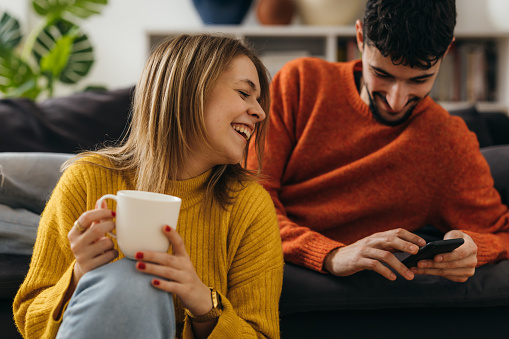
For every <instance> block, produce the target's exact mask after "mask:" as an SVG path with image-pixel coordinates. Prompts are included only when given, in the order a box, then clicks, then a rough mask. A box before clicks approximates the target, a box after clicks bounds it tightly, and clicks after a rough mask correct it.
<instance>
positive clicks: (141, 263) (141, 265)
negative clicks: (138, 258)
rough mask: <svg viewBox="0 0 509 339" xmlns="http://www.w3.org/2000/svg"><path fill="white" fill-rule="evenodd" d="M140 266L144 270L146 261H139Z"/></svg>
mask: <svg viewBox="0 0 509 339" xmlns="http://www.w3.org/2000/svg"><path fill="white" fill-rule="evenodd" d="M138 268H139V269H140V270H144V269H145V263H144V262H139V263H138Z"/></svg>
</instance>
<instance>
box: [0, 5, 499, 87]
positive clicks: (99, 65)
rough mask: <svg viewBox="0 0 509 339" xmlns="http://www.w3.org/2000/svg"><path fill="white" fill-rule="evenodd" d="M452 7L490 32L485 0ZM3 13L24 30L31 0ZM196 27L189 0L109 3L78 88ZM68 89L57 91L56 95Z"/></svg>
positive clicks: (130, 71)
mask: <svg viewBox="0 0 509 339" xmlns="http://www.w3.org/2000/svg"><path fill="white" fill-rule="evenodd" d="M352 1H357V0H352ZM456 3H457V8H458V25H457V27H458V28H462V29H465V28H468V29H469V30H474V31H475V30H477V31H489V30H491V29H492V28H493V27H492V25H491V23H490V22H489V18H488V16H487V13H486V10H485V7H486V6H485V1H484V0H457V1H456ZM255 4H256V0H254V2H253V6H252V8H251V12H250V13H249V14H248V16H247V17H246V19H245V21H244V23H243V25H258V23H257V20H256V17H255V15H254V6H255ZM5 9H7V10H8V11H9V12H10V13H11V14H12V15H15V16H17V17H18V19H19V20H21V21H22V23H23V26H24V27H25V29H26V26H27V20H29V19H30V18H31V17H32V18H33V16H31V15H30V14H31V13H32V12H33V11H32V9H31V4H30V0H2V4H0V10H5ZM31 21H33V20H31ZM200 26H202V22H201V20H200V17H199V16H198V14H197V12H196V10H195V9H194V7H193V4H192V0H109V3H108V5H107V6H106V7H105V8H104V10H103V13H102V14H101V15H100V16H95V17H92V18H90V19H88V20H87V21H85V22H84V23H83V25H82V27H83V29H84V30H85V31H86V32H87V34H88V35H89V38H90V39H91V40H92V43H93V46H94V47H95V54H96V63H95V64H94V67H93V68H92V71H91V73H90V74H89V76H88V77H87V78H85V79H84V80H83V81H82V82H81V83H80V84H79V88H82V87H83V86H85V85H105V86H107V87H108V88H111V89H114V88H121V87H126V86H131V85H133V84H134V83H135V82H136V81H137V79H138V77H139V75H140V72H141V69H142V67H143V64H144V62H145V59H146V57H147V52H148V48H149V47H148V40H147V37H146V34H145V32H146V30H149V29H152V30H154V29H157V30H163V29H172V28H173V29H175V28H178V29H181V28H186V27H200ZM72 90H73V89H70V88H67V89H61V88H59V89H57V95H64V94H67V93H68V92H70V91H72Z"/></svg>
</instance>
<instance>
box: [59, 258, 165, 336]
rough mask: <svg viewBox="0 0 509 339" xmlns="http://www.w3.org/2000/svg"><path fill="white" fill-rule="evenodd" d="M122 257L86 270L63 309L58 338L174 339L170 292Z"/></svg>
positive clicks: (129, 260) (131, 261)
mask: <svg viewBox="0 0 509 339" xmlns="http://www.w3.org/2000/svg"><path fill="white" fill-rule="evenodd" d="M135 264H136V262H135V261H134V260H131V259H127V258H124V259H121V260H118V261H115V262H113V263H110V264H107V265H104V266H101V267H99V268H97V269H95V270H93V271H90V272H88V273H86V274H85V275H84V276H83V277H82V278H81V280H80V281H79V283H78V286H77V287H76V290H75V291H74V294H73V296H72V298H71V300H70V301H69V305H68V306H67V309H66V310H65V312H64V316H63V320H62V324H61V325H60V329H59V330H58V335H57V339H68V338H73V339H80V338H94V339H101V338H108V339H114V338H119V339H120V338H123V339H126V338H127V339H128V338H151V339H157V338H165V339H168V338H174V337H175V310H174V308H173V298H172V294H171V293H167V292H164V291H161V290H158V289H156V288H154V287H153V286H152V285H151V284H150V281H151V280H152V278H153V277H152V276H149V275H146V274H143V273H141V272H138V271H137V270H136V268H135Z"/></svg>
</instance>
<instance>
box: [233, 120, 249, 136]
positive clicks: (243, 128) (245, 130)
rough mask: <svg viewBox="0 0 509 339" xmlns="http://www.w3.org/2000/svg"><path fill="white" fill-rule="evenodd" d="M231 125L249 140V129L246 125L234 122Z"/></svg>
mask: <svg viewBox="0 0 509 339" xmlns="http://www.w3.org/2000/svg"><path fill="white" fill-rule="evenodd" d="M232 127H233V129H234V130H236V131H237V132H239V133H240V134H242V136H243V137H244V138H246V140H249V138H250V137H251V131H250V130H249V129H248V128H247V127H246V126H244V125H238V124H235V125H232Z"/></svg>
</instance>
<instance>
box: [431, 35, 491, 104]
mask: <svg viewBox="0 0 509 339" xmlns="http://www.w3.org/2000/svg"><path fill="white" fill-rule="evenodd" d="M496 75H497V52H496V47H495V42H494V41H493V40H475V39H469V40H459V41H456V42H454V43H453V45H452V46H451V48H450V50H449V53H448V54H447V55H446V57H445V58H444V59H443V60H442V65H441V67H440V71H439V73H438V75H437V79H436V81H435V85H434V86H433V89H432V90H431V93H430V95H431V97H432V98H433V99H435V100H436V101H445V102H458V101H462V102H463V101H464V102H480V101H488V102H492V101H496V100H497V98H496V81H497V79H496Z"/></svg>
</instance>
